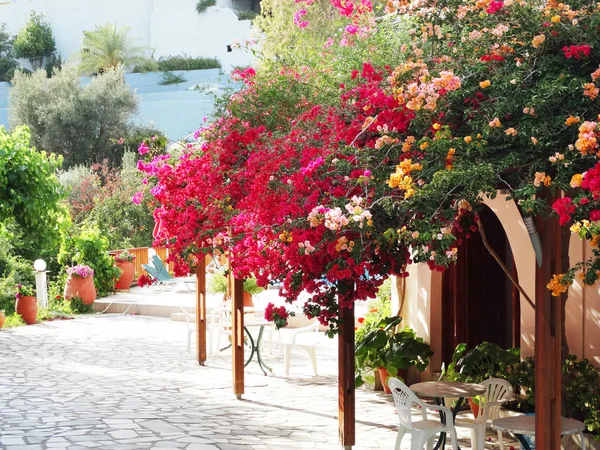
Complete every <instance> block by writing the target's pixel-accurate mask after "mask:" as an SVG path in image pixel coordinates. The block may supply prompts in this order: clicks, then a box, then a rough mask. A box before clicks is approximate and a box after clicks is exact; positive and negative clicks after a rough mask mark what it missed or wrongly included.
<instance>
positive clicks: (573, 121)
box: [565, 116, 581, 127]
mask: <svg viewBox="0 0 600 450" xmlns="http://www.w3.org/2000/svg"><path fill="white" fill-rule="evenodd" d="M579 122H581V119H580V118H579V117H575V116H569V117H568V118H567V120H565V125H566V126H568V127H570V126H571V125H575V124H576V123H579Z"/></svg>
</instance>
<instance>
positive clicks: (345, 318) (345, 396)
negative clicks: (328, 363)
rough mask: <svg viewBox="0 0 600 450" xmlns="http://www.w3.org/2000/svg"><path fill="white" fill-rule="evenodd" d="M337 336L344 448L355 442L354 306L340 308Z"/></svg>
mask: <svg viewBox="0 0 600 450" xmlns="http://www.w3.org/2000/svg"><path fill="white" fill-rule="evenodd" d="M340 321H341V323H340V332H339V337H338V340H339V342H338V417H339V432H340V441H341V443H342V446H343V447H344V449H350V448H352V446H353V445H355V444H356V430H355V425H356V424H355V387H354V308H340Z"/></svg>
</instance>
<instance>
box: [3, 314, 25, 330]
mask: <svg viewBox="0 0 600 450" xmlns="http://www.w3.org/2000/svg"><path fill="white" fill-rule="evenodd" d="M24 325H25V321H24V320H23V318H22V317H21V315H20V314H17V313H13V314H10V315H9V314H6V322H4V325H3V327H4V328H16V327H22V326H24Z"/></svg>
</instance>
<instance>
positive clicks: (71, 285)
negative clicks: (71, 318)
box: [64, 275, 96, 305]
mask: <svg viewBox="0 0 600 450" xmlns="http://www.w3.org/2000/svg"><path fill="white" fill-rule="evenodd" d="M64 297H65V300H71V299H73V298H75V297H79V298H80V299H81V302H82V303H83V304H84V305H91V304H92V303H94V300H96V288H95V286H94V278H93V277H85V278H81V277H74V276H73V275H69V278H67V283H66V284H65V294H64Z"/></svg>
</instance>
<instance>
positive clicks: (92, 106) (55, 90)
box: [9, 67, 138, 168]
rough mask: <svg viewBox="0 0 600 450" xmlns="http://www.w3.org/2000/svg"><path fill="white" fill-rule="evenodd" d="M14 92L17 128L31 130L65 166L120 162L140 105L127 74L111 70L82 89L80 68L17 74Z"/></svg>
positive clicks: (13, 115)
mask: <svg viewBox="0 0 600 450" xmlns="http://www.w3.org/2000/svg"><path fill="white" fill-rule="evenodd" d="M13 83H14V88H13V89H12V90H11V93H10V109H9V119H10V123H11V126H13V127H15V126H18V125H27V126H28V127H29V128H30V129H31V140H32V143H33V144H34V145H36V146H37V147H40V148H42V149H44V150H47V151H50V152H53V153H56V154H58V155H62V156H63V157H64V165H65V167H67V168H68V167H71V166H73V165H76V164H89V163H92V162H101V161H103V160H104V159H108V160H109V161H110V162H112V161H115V160H116V161H119V160H120V158H121V156H122V150H119V149H118V148H116V147H115V146H114V142H115V141H117V140H118V139H119V138H120V137H122V136H123V135H124V134H125V133H126V131H127V129H128V122H129V120H130V119H131V117H132V115H133V114H134V113H135V112H136V111H137V105H138V100H137V98H136V96H135V94H134V93H133V91H132V90H131V89H130V87H129V86H128V85H127V84H126V83H125V80H124V78H123V71H122V70H121V69H111V70H107V71H105V72H104V73H103V74H101V75H99V76H97V77H94V78H92V79H91V82H90V83H89V84H86V85H82V84H81V82H80V79H79V75H78V73H77V69H76V68H75V67H66V68H63V69H61V70H56V71H55V73H54V76H53V77H52V78H50V79H47V78H46V72H45V71H44V70H38V71H36V72H35V73H33V74H31V75H27V74H23V73H16V74H15V78H14V80H13Z"/></svg>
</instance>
